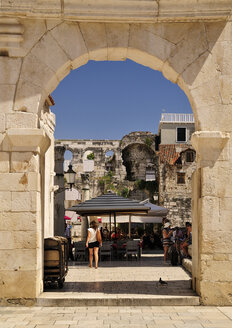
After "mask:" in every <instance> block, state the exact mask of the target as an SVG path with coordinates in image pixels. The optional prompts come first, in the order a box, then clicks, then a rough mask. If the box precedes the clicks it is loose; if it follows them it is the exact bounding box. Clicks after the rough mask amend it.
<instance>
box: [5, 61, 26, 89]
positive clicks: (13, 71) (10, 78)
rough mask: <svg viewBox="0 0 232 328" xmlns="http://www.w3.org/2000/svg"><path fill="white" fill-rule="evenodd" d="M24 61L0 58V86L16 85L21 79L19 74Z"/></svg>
mask: <svg viewBox="0 0 232 328" xmlns="http://www.w3.org/2000/svg"><path fill="white" fill-rule="evenodd" d="M21 65H22V59H20V58H9V57H0V85H1V84H16V83H17V81H18V79H19V72H20V68H21Z"/></svg>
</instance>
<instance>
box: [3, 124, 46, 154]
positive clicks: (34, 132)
mask: <svg viewBox="0 0 232 328" xmlns="http://www.w3.org/2000/svg"><path fill="white" fill-rule="evenodd" d="M50 145H51V139H50V138H49V137H48V136H47V135H46V133H45V131H44V130H43V129H30V128H27V129H21V128H12V129H8V130H7V134H6V136H5V139H4V140H3V143H2V149H3V150H10V151H16V152H18V151H22V152H25V151H26V152H35V153H45V152H46V151H47V149H48V147H50Z"/></svg>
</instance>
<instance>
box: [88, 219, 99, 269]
mask: <svg viewBox="0 0 232 328" xmlns="http://www.w3.org/2000/svg"><path fill="white" fill-rule="evenodd" d="M99 245H100V246H102V239H101V233H100V230H99V229H98V224H97V222H95V221H91V222H90V228H89V229H88V237H87V240H86V247H88V248H89V267H90V268H92V267H93V252H94V258H95V269H97V268H98V249H99Z"/></svg>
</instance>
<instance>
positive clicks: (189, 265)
mask: <svg viewBox="0 0 232 328" xmlns="http://www.w3.org/2000/svg"><path fill="white" fill-rule="evenodd" d="M182 266H183V267H184V268H185V269H186V270H187V271H188V272H189V273H190V274H192V260H190V259H183V260H182Z"/></svg>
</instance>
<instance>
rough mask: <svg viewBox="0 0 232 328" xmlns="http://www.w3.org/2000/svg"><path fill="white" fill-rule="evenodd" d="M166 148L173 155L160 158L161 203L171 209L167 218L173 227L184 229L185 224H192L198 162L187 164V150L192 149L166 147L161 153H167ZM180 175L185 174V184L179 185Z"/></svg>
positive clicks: (176, 146)
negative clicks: (195, 175)
mask: <svg viewBox="0 0 232 328" xmlns="http://www.w3.org/2000/svg"><path fill="white" fill-rule="evenodd" d="M165 148H166V149H167V150H166V153H171V154H170V155H169V156H167V158H166V159H165V158H164V156H160V158H159V202H160V204H161V205H163V206H164V207H166V208H168V209H169V212H168V216H167V218H168V219H169V220H170V221H171V223H172V225H173V226H179V227H183V226H184V224H185V222H187V221H190V222H192V206H191V200H192V174H193V172H194V171H195V170H196V162H195V161H194V162H190V163H188V162H186V148H187V149H189V150H191V149H192V147H188V146H187V145H182V146H181V145H171V146H168V147H167V146H166V145H164V146H163V149H162V148H161V152H165V150H164V149H165ZM172 148H173V149H175V151H174V152H173V151H172V150H171V149H172ZM181 150H182V152H181ZM194 153H195V152H194ZM167 155H168V154H167ZM178 173H184V175H185V177H184V183H180V184H178V181H177V174H178Z"/></svg>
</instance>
